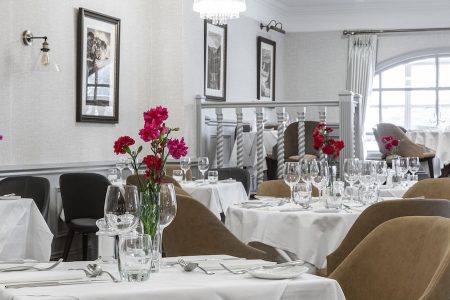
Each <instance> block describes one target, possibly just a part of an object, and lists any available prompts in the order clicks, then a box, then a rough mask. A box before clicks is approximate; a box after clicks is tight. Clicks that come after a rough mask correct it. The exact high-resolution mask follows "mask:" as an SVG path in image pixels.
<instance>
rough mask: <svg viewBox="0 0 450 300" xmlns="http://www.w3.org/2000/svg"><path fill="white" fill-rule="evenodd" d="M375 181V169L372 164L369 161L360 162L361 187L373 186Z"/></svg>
mask: <svg viewBox="0 0 450 300" xmlns="http://www.w3.org/2000/svg"><path fill="white" fill-rule="evenodd" d="M375 181H376V169H375V164H374V162H373V161H371V160H365V161H362V162H361V174H360V176H359V182H361V184H362V185H364V186H366V187H368V186H371V185H372V184H374V183H375Z"/></svg>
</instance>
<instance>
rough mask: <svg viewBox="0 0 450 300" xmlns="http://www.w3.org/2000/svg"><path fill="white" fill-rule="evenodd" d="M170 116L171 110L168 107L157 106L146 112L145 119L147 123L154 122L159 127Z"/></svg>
mask: <svg viewBox="0 0 450 300" xmlns="http://www.w3.org/2000/svg"><path fill="white" fill-rule="evenodd" d="M168 117H169V112H168V111H167V108H165V107H162V106H157V107H154V108H152V109H150V110H148V111H146V112H144V121H145V124H146V125H147V124H154V125H156V126H158V127H159V126H161V124H162V123H163V122H164V121H165V120H167V118H168Z"/></svg>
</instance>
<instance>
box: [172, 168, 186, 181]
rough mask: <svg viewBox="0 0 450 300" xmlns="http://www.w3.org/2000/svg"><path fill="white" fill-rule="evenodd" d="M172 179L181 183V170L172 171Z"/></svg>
mask: <svg viewBox="0 0 450 300" xmlns="http://www.w3.org/2000/svg"><path fill="white" fill-rule="evenodd" d="M172 177H173V179H175V180H176V181H178V182H181V181H183V170H173V172H172Z"/></svg>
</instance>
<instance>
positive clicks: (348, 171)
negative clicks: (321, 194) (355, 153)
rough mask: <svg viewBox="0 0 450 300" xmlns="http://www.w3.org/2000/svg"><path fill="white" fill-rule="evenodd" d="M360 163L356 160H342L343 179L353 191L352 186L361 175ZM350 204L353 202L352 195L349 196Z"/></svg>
mask: <svg viewBox="0 0 450 300" xmlns="http://www.w3.org/2000/svg"><path fill="white" fill-rule="evenodd" d="M360 167H361V166H360V162H359V159H357V158H346V159H345V160H344V179H345V181H347V182H348V184H349V185H350V190H352V191H353V184H355V182H356V181H358V179H359V175H360V173H361V168H360ZM350 202H353V193H351V194H350Z"/></svg>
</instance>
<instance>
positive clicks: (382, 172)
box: [375, 160, 387, 187]
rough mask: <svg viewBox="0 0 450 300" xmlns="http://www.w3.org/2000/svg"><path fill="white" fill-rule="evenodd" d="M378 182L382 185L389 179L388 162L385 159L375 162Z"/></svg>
mask: <svg viewBox="0 0 450 300" xmlns="http://www.w3.org/2000/svg"><path fill="white" fill-rule="evenodd" d="M375 174H376V182H377V185H378V187H380V186H381V185H382V184H383V183H384V182H385V181H386V179H387V163H386V161H385V160H380V161H377V162H376V163H375Z"/></svg>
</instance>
